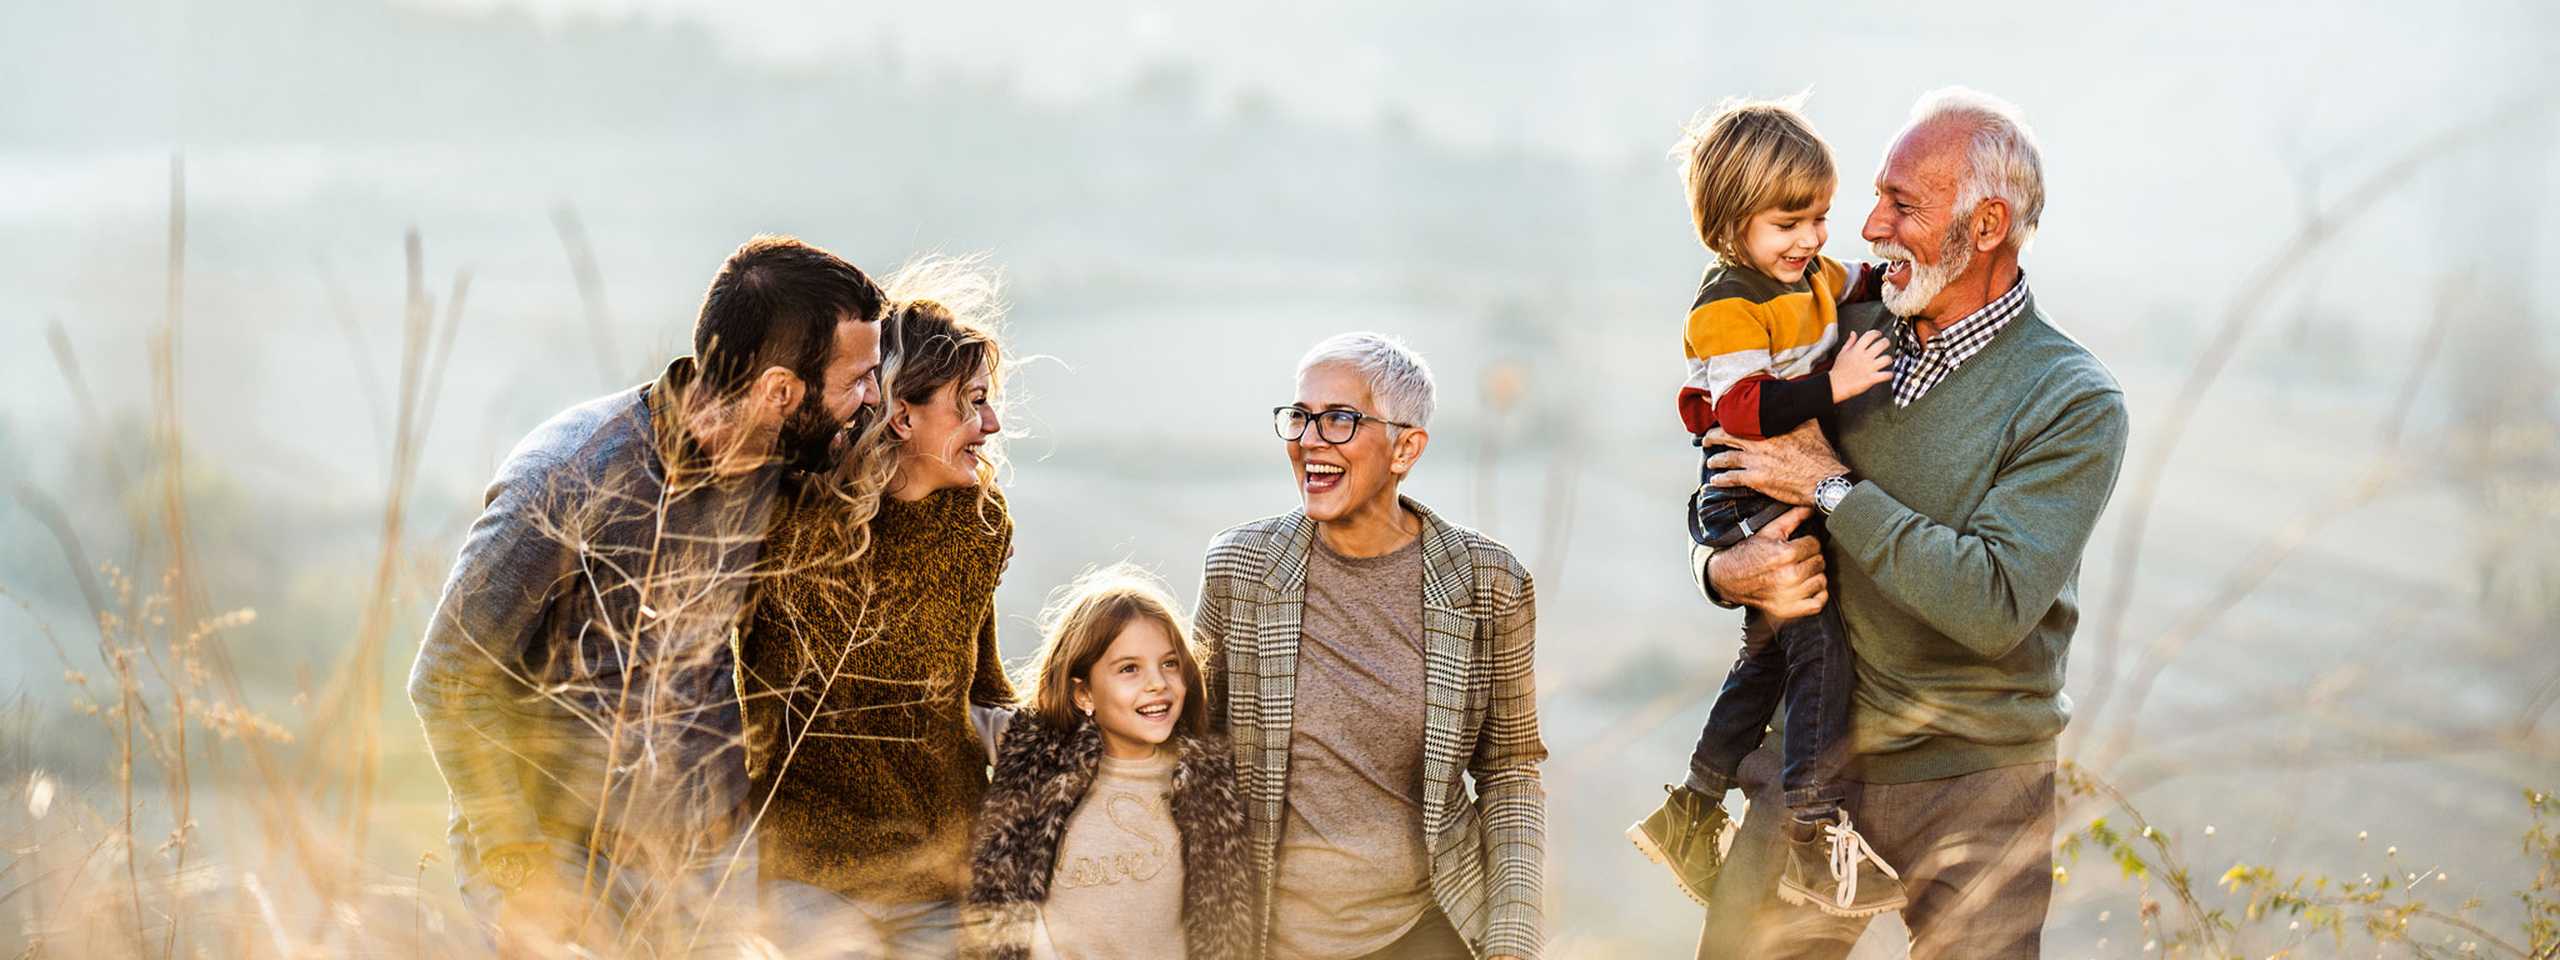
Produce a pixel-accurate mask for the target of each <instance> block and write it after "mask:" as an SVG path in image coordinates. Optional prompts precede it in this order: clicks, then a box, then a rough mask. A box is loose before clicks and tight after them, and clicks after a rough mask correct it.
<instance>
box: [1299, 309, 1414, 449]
mask: <svg viewBox="0 0 2560 960" xmlns="http://www.w3.org/2000/svg"><path fill="white" fill-rule="evenodd" d="M1334 363H1338V364H1342V365H1344V366H1347V367H1350V368H1352V369H1354V370H1358V371H1360V376H1362V377H1364V378H1366V379H1367V380H1368V381H1369V395H1370V396H1371V397H1374V398H1376V399H1377V401H1378V409H1377V410H1375V411H1372V413H1373V414H1374V415H1375V416H1381V417H1385V418H1387V419H1389V420H1402V421H1404V422H1406V423H1410V424H1413V425H1414V426H1417V427H1428V426H1430V425H1431V408H1432V404H1433V401H1432V393H1433V388H1432V386H1431V365H1430V364H1427V363H1424V362H1422V355H1421V354H1418V353H1415V352H1413V348H1411V347H1407V346H1405V345H1404V341H1402V340H1398V339H1396V338H1394V337H1390V336H1387V335H1386V334H1383V333H1366V332H1362V333H1341V334H1335V335H1333V336H1331V337H1327V338H1325V341H1324V342H1323V343H1319V344H1316V345H1315V348H1314V349H1311V350H1308V351H1307V355H1306V356H1304V357H1300V358H1299V359H1298V376H1299V377H1301V378H1304V377H1305V376H1306V375H1307V371H1309V370H1313V369H1315V368H1317V367H1320V366H1324V365H1326V364H1334Z"/></svg>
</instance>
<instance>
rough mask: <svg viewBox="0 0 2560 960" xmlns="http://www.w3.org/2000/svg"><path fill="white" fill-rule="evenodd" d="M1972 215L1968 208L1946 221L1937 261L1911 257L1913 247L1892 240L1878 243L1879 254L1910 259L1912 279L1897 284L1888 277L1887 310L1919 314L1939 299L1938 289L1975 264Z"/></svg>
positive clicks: (1886, 286) (1876, 245)
mask: <svg viewBox="0 0 2560 960" xmlns="http://www.w3.org/2000/svg"><path fill="white" fill-rule="evenodd" d="M1970 219H1972V217H1971V212H1970V211H1968V212H1967V215H1966V216H1962V217H1957V218H1955V221H1954V222H1952V223H1949V224H1948V225H1947V232H1946V235H1945V236H1942V237H1940V238H1939V239H1938V262H1937V263H1934V264H1923V263H1921V262H1919V261H1917V260H1911V251H1910V250H1907V249H1904V248H1903V246H1902V245H1901V244H1898V243H1895V242H1893V241H1891V240H1883V241H1878V242H1877V243H1876V244H1875V254H1876V256H1879V257H1883V258H1885V259H1888V260H1911V282H1910V283H1907V284H1904V285H1902V286H1898V287H1897V286H1895V285H1894V284H1893V283H1892V282H1891V281H1886V283H1885V285H1884V308H1885V309H1886V310H1890V311H1893V315H1894V316H1897V317H1911V316H1918V315H1919V313H1920V311H1922V310H1926V309H1929V301H1932V300H1936V299H1938V293H1939V292H1940V291H1943V290H1945V289H1946V288H1947V284H1948V283H1950V282H1953V281H1954V280H1955V278H1956V277H1957V276H1958V275H1960V274H1962V273H1964V271H1965V268H1966V267H1970V266H1972V265H1973V244H1971V243H1967V242H1965V241H1966V239H1967V238H1966V237H1965V223H1966V222H1967V221H1968V220H1970ZM1939 319H1952V318H1944V317H1942V318H1939Z"/></svg>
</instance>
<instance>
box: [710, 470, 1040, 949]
mask: <svg viewBox="0 0 2560 960" xmlns="http://www.w3.org/2000/svg"><path fill="white" fill-rule="evenodd" d="M978 493H979V492H978V491H977V490H976V489H973V488H959V489H951V490H944V491H941V492H939V493H935V494H933V495H931V496H928V497H926V498H924V499H923V500H920V501H917V502H914V503H901V502H898V501H897V500H895V499H891V498H883V499H882V500H881V502H880V512H879V515H878V516H877V517H875V518H873V520H872V521H871V525H870V526H871V534H872V538H871V546H870V551H869V553H868V554H867V555H865V556H864V558H863V559H862V560H861V561H859V562H858V563H850V564H849V563H847V562H845V559H844V558H845V556H846V555H847V553H848V552H849V551H850V547H851V545H852V543H853V538H852V534H853V533H854V531H853V530H851V529H850V528H849V525H848V523H847V518H846V513H847V510H846V508H845V506H844V504H843V502H842V501H841V500H838V499H837V498H835V497H834V496H832V495H831V494H828V493H825V492H823V491H800V490H787V491H786V495H787V497H788V500H787V504H788V505H787V509H785V510H784V511H782V512H781V513H779V514H778V515H777V517H776V519H775V521H774V527H773V532H772V535H771V537H770V538H769V540H768V543H767V545H766V550H765V553H766V557H767V558H768V560H769V563H770V566H769V567H768V569H770V570H772V571H774V572H773V574H772V575H771V577H770V579H769V581H768V582H767V583H766V584H765V585H764V590H763V593H762V594H761V596H760V597H759V599H758V602H757V604H756V607H755V611H754V615H753V617H752V619H751V620H750V622H749V626H748V629H747V630H746V632H745V633H744V635H743V636H742V637H741V638H740V644H739V657H738V663H739V668H740V677H739V692H740V694H741V695H742V696H743V697H744V698H745V699H744V702H745V705H746V709H745V711H744V713H745V719H746V721H747V737H748V767H749V776H750V778H751V782H752V783H753V784H754V787H755V790H754V793H755V795H756V797H757V798H758V799H759V800H761V799H763V798H764V797H765V796H767V795H770V796H771V797H772V803H771V806H770V807H768V808H767V809H766V810H765V813H764V818H763V820H762V822H761V823H760V824H759V826H758V828H757V830H758V836H759V838H760V840H761V842H762V851H763V854H764V863H763V868H764V871H765V874H766V876H767V877H768V878H772V879H782V880H795V881H798V882H801V883H806V884H811V885H814V886H819V887H823V888H826V889H829V890H834V891H836V892H839V893H843V894H845V895H848V896H854V897H859V898H863V899H867V900H875V901H886V902H914V901H922V900H957V899H959V898H960V896H961V895H962V894H963V893H965V892H966V891H967V889H968V878H969V829H970V826H971V824H972V823H973V822H974V820H975V819H976V815H977V810H978V805H979V801H980V799H981V798H982V797H983V796H984V794H985V792H986V787H987V774H986V770H987V754H986V748H985V747H984V746H982V745H981V744H980V741H979V739H978V735H977V732H976V729H975V728H974V727H972V726H970V723H969V705H970V704H971V703H978V704H986V705H994V704H1009V703H1011V702H1012V701H1013V687H1012V685H1011V684H1010V683H1008V682H1007V681H1006V680H1005V676H1004V670H1003V665H1002V661H1001V659H1000V658H999V656H998V653H997V650H996V615H995V590H996V578H997V575H998V574H999V573H1001V572H1002V571H1003V568H1004V562H1005V557H1006V555H1007V554H1008V552H1009V551H1010V549H1011V546H1012V538H1013V525H1012V522H1011V520H1010V519H1008V518H1007V516H1006V515H1005V510H1004V501H1003V499H1002V498H1001V497H993V498H992V499H989V500H987V501H984V502H983V503H982V502H981V500H980V498H979V495H978ZM866 579H867V581H868V582H869V584H870V585H871V588H872V589H871V594H870V602H869V603H868V604H865V603H864V602H863V590H862V586H861V585H862V584H863V583H864V582H865V581H866ZM786 708H787V709H786Z"/></svg>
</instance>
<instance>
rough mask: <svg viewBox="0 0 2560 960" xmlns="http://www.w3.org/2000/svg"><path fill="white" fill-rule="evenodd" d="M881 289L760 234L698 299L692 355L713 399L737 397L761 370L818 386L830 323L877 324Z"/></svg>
mask: <svg viewBox="0 0 2560 960" xmlns="http://www.w3.org/2000/svg"><path fill="white" fill-rule="evenodd" d="M883 299H884V297H883V295H882V294H881V292H880V285H879V284H876V283H873V282H871V278H870V277H869V276H867V275H865V274H863V272H862V271H861V270H859V269H857V268H855V267H854V265H853V264H850V263H846V262H844V260H843V258H841V257H838V256H836V255H835V254H832V253H828V252H827V251H825V250H822V249H819V248H818V247H814V246H811V245H809V244H806V243H802V242H800V239H799V238H797V237H785V236H776V235H772V234H759V235H757V236H755V237H754V238H752V239H749V240H748V241H747V242H746V243H745V244H743V245H740V246H739V247H738V252H736V253H732V254H730V255H729V262H727V263H723V264H721V265H720V273H719V275H718V276H715V277H712V278H711V289H710V290H708V291H705V292H704V293H703V295H702V314H701V316H700V317H698V318H697V319H695V320H694V324H693V355H694V357H695V359H696V360H697V361H698V362H699V363H700V364H701V365H702V385H703V386H705V387H708V388H710V390H711V393H712V395H713V396H718V397H728V396H732V395H735V394H736V393H737V392H738V391H740V390H744V389H746V387H747V384H748V383H749V382H751V381H752V380H754V379H755V376H756V374H758V373H761V372H763V371H764V368H766V367H781V368H783V369H786V370H789V371H791V372H793V373H795V374H798V375H799V376H800V379H801V380H802V381H804V382H806V383H807V384H808V385H809V389H811V390H817V389H819V388H820V387H821V386H823V385H824V383H825V380H826V369H827V351H828V349H829V348H831V347H833V346H834V345H835V330H836V322H837V321H838V320H840V319H842V318H843V317H845V316H847V315H851V316H853V317H854V318H855V319H857V320H860V321H862V322H864V323H876V322H878V321H879V319H880V309H881V302H882V300H883Z"/></svg>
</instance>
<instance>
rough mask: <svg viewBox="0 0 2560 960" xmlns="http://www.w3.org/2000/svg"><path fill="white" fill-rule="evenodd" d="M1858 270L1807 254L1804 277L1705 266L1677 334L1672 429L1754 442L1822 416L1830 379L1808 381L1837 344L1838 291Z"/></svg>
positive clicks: (1828, 359)
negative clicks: (1678, 368)
mask: <svg viewBox="0 0 2560 960" xmlns="http://www.w3.org/2000/svg"><path fill="white" fill-rule="evenodd" d="M1863 269H1864V265H1863V264H1861V265H1857V266H1846V265H1843V264H1841V263H1840V261H1837V260H1833V259H1831V258H1829V257H1816V258H1814V264H1813V266H1812V267H1811V268H1809V269H1807V270H1806V271H1805V275H1804V279H1802V280H1799V281H1796V282H1795V283H1780V282H1778V280H1777V278H1775V277H1771V276H1769V275H1768V274H1765V273H1761V272H1760V271H1758V270H1755V269H1752V268H1750V267H1747V266H1743V265H1741V264H1736V263H1731V262H1727V261H1721V260H1720V261H1718V262H1717V263H1716V265H1715V266H1713V267H1710V268H1708V269H1707V275H1706V279H1704V280H1703V281H1701V282H1700V283H1699V285H1698V299H1697V302H1696V304H1695V305H1693V306H1691V307H1690V308H1689V322H1688V325H1687V327H1686V328H1685V329H1684V330H1683V331H1682V333H1681V345H1682V347H1683V348H1684V350H1685V351H1686V353H1687V356H1688V361H1689V380H1688V382H1686V383H1683V384H1681V385H1680V422H1681V424H1682V425H1683V426H1686V427H1688V428H1689V432H1690V433H1693V434H1702V433H1705V432H1707V431H1708V430H1712V429H1714V428H1716V427H1723V428H1724V431H1725V432H1726V433H1729V434H1732V435H1734V436H1737V437H1743V438H1746V439H1752V440H1757V439H1761V438H1764V437H1771V436H1776V435H1778V434H1781V433H1785V432H1787V431H1789V430H1793V429H1795V428H1796V426H1797V425H1799V424H1802V423H1804V422H1805V421H1806V420H1810V419H1813V418H1815V417H1818V416H1821V415H1822V414H1824V413H1828V412H1830V410H1831V382H1830V379H1829V378H1827V377H1823V376H1818V375H1817V374H1820V373H1822V372H1823V371H1824V370H1826V369H1828V368H1829V366H1830V363H1831V355H1832V353H1833V352H1834V351H1835V350H1836V349H1837V348H1838V347H1839V345H1840V321H1839V312H1838V309H1837V304H1838V303H1839V302H1840V299H1841V296H1840V294H1841V291H1843V290H1846V289H1849V288H1850V287H1851V286H1852V285H1853V284H1854V281H1855V280H1856V279H1857V276H1858V273H1859V272H1860V271H1862V270H1863Z"/></svg>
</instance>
